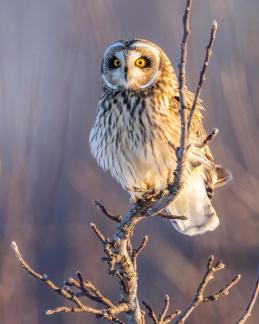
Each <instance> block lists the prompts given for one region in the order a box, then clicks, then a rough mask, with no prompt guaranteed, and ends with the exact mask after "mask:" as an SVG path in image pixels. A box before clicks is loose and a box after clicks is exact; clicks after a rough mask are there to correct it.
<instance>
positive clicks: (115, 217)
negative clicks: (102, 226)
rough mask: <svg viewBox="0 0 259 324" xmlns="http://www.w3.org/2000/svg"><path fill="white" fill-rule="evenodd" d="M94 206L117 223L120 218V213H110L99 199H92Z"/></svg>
mask: <svg viewBox="0 0 259 324" xmlns="http://www.w3.org/2000/svg"><path fill="white" fill-rule="evenodd" d="M94 204H95V206H97V207H98V208H99V209H100V210H101V211H102V212H103V214H104V215H105V216H107V217H108V218H109V219H111V220H113V221H114V222H116V223H119V222H120V221H121V219H122V216H121V215H113V214H111V213H110V212H109V211H108V210H107V209H106V208H105V207H104V206H103V205H102V204H101V203H100V202H99V201H94Z"/></svg>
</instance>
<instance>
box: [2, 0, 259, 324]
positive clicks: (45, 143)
mask: <svg viewBox="0 0 259 324" xmlns="http://www.w3.org/2000/svg"><path fill="white" fill-rule="evenodd" d="M183 7H184V2H183V1H182V0H163V1H158V0H142V1H137V0H131V1H121V0H73V1H71V0H55V1H53V0H44V1H42V0H22V1H21V0H0V160H1V169H0V322H1V323H3V324H21V323H26V324H43V323H44V324H45V323H49V324H54V323H55V324H68V323H75V324H81V323H90V324H94V323H100V322H105V321H104V320H96V319H95V318H93V317H91V316H89V315H79V314H72V315H71V314H64V315H62V314H58V315H55V316H53V317H47V316H46V315H45V311H46V309H48V308H53V307H55V306H59V305H63V303H64V301H63V300H62V298H61V297H60V296H57V295H56V294H54V292H52V291H50V290H49V289H48V288H47V287H45V286H44V285H43V284H42V283H40V282H38V281H36V280H34V279H32V278H31V277H29V276H28V274H26V273H25V272H24V271H23V270H22V269H21V268H20V267H19V266H18V264H17V262H16V260H15V258H14V255H13V253H12V251H11V249H10V242H11V241H12V240H15V241H16V242H17V243H18V245H19V247H20V249H21V251H22V253H23V256H24V257H25V258H26V259H27V260H28V262H29V263H30V264H31V265H32V266H33V267H34V268H35V269H36V270H38V271H41V272H43V273H47V274H48V276H49V277H50V278H51V279H53V280H54V281H55V282H57V283H58V284H60V285H62V284H63V280H64V279H65V278H67V277H68V276H71V275H73V274H74V273H75V271H77V270H79V269H80V270H81V271H82V273H83V274H84V276H85V277H86V278H88V279H90V280H92V281H93V282H94V283H95V284H96V285H97V287H98V288H99V289H100V290H101V291H103V292H104V293H105V294H106V295H108V296H111V298H112V299H113V300H114V301H116V300H118V286H117V282H116V281H115V280H114V279H113V278H110V277H109V276H108V275H107V267H106V265H104V264H102V262H101V260H100V259H101V257H102V256H103V251H102V247H101V246H100V244H99V242H97V239H96V237H95V236H94V235H93V233H92V232H91V230H90V228H89V223H90V222H95V223H96V224H97V225H98V226H99V227H100V228H101V229H102V230H103V231H104V232H105V233H106V234H108V235H112V232H113V231H114V225H113V224H111V222H109V221H108V220H106V218H105V217H104V216H103V215H102V214H101V213H100V212H99V211H98V210H96V208H95V207H94V206H93V203H92V201H93V200H100V201H101V202H102V203H103V204H104V205H105V206H106V207H107V208H109V209H110V210H112V211H113V212H114V213H118V212H119V213H123V212H125V211H126V210H127V209H128V208H129V200H128V195H127V193H126V192H123V191H122V189H121V188H120V186H119V185H118V184H117V183H116V182H115V180H114V179H112V178H111V176H110V175H109V174H106V173H104V172H103V171H102V170H100V169H99V168H98V167H97V165H96V162H95V161H94V160H93V159H92V157H91V156H90V151H89V145H88V136H89V131H90V128H91V126H92V125H93V122H94V119H95V113H96V104H97V101H98V98H99V96H100V60H101V57H102V54H103V51H104V48H105V47H106V46H107V44H109V43H110V42H112V41H114V40H117V39H121V38H129V37H143V38H147V39H149V40H152V41H153V42H155V43H158V44H159V45H160V46H161V47H162V48H163V49H164V50H165V51H166V53H167V54H168V55H169V57H170V58H171V59H172V62H173V64H174V66H175V67H176V66H177V63H178V60H179V50H180V47H179V45H180V41H181V37H182V26H181V18H182V13H183V9H184V8H183ZM258 12H259V2H258V0H248V1H243V0H228V1H225V0H208V1H203V0H196V1H194V5H193V12H192V16H191V31H192V34H191V39H190V47H189V58H188V87H189V89H190V90H195V85H196V81H197V79H198V75H199V71H200V67H201V64H202V61H203V57H204V48H205V46H206V45H207V42H208V36H209V29H210V25H211V22H212V20H213V19H217V21H218V23H219V31H218V36H217V40H216V44H215V49H214V55H213V57H212V60H211V64H210V66H209V70H208V75H207V81H206V83H205V86H204V88H203V93H202V98H203V100H204V102H205V106H206V112H205V114H204V115H205V117H204V122H205V124H206V128H207V130H208V131H209V130H211V129H212V128H213V127H218V128H220V134H219V135H218V136H217V138H216V139H215V140H214V142H213V143H212V144H211V146H212V151H213V153H214V156H215V159H216V162H218V163H220V164H223V165H224V166H225V167H227V168H229V169H230V170H231V171H232V172H233V175H234V181H232V182H231V183H230V184H229V185H228V186H226V187H224V188H222V189H219V190H218V191H217V192H216V195H215V200H214V204H215V207H216V209H217V211H218V214H219V216H220V219H221V225H220V227H219V228H218V229H217V230H216V231H215V232H212V233H208V234H206V235H203V236H199V237H193V238H189V237H185V236H182V235H181V234H179V233H177V232H176V231H175V230H174V229H173V228H172V226H171V225H170V223H169V222H167V221H163V220H161V219H156V218H154V219H149V220H147V221H145V222H142V224H140V225H139V226H138V227H137V230H136V235H135V239H134V243H135V244H136V245H137V244H138V243H139V242H140V240H141V238H142V237H143V235H145V234H148V235H149V237H150V240H149V243H148V246H147V248H146V249H145V251H144V253H143V254H142V256H141V257H140V258H139V280H140V284H139V297H140V299H145V300H146V301H147V302H149V303H150V304H151V305H153V306H154V308H155V309H156V310H157V311H158V310H159V309H160V307H161V305H162V302H163V296H164V295H165V294H166V293H168V294H169V295H170V296H171V297H172V300H173V306H174V308H183V307H184V306H186V305H187V304H188V303H189V302H190V301H191V299H192V296H193V294H194V292H195V290H196V288H197V285H198V283H199V281H200V279H201V277H202V274H203V273H204V271H205V267H206V263H207V258H208V256H209V255H210V254H214V255H215V256H216V258H220V259H222V261H224V262H225V264H226V265H227V268H226V269H225V270H224V271H223V272H221V273H220V274H218V276H217V278H216V280H215V283H214V284H213V285H211V287H210V288H211V292H212V291H213V287H214V288H215V287H218V288H221V287H222V286H223V285H224V284H225V283H226V282H227V281H228V280H229V279H231V277H233V276H234V275H236V274H238V273H241V274H242V280H241V282H240V284H239V285H238V286H237V287H235V288H234V289H233V290H232V292H231V295H230V296H227V297H225V298H222V299H221V300H220V301H219V302H216V303H211V304H206V305H202V306H201V307H200V308H199V309H198V310H197V311H196V312H194V314H193V316H192V317H191V319H190V321H189V322H190V323H193V324H198V323H199V324H200V323H202V324H203V323H204V324H206V323H211V324H216V323H217V324H218V323H222V324H231V323H235V321H236V320H237V319H238V318H239V316H240V315H241V313H242V312H243V309H244V307H245V305H246V303H247V301H248V299H249V297H250V294H251V291H252V288H253V285H254V281H255V276H256V268H257V263H258V260H259V221H258V202H259V154H258V140H259V129H258V123H259V109H258V105H259V91H258V90H259V73H258V71H259V42H258V33H259V18H258ZM172 310H173V309H172ZM258 318H259V307H258V304H257V307H256V309H255V310H254V314H253V318H252V319H250V320H249V323H251V324H256V323H258Z"/></svg>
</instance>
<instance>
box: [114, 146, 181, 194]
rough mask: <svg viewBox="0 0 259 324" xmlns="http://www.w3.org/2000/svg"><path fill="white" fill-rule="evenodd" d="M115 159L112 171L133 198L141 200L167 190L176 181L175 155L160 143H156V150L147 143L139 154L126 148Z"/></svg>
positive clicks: (137, 151)
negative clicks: (146, 194) (168, 185)
mask: <svg viewBox="0 0 259 324" xmlns="http://www.w3.org/2000/svg"><path fill="white" fill-rule="evenodd" d="M113 156H115V158H114V163H113V164H112V165H110V171H111V173H112V175H113V176H114V177H115V178H117V180H118V181H119V182H120V184H121V185H122V186H123V188H124V189H126V190H128V191H129V193H130V195H131V197H132V198H141V196H142V194H143V193H145V192H146V191H150V190H162V189H165V188H166V187H167V184H168V183H169V182H170V181H171V180H172V177H173V174H172V173H173V170H174V168H175V155H174V154H172V152H171V151H170V149H169V148H168V147H166V146H164V145H163V144H161V143H159V142H157V143H153V148H151V147H150V146H149V145H148V144H147V145H146V146H145V147H141V146H140V147H139V148H138V149H137V150H135V151H131V150H129V149H128V148H127V147H124V148H123V149H122V150H121V151H120V152H118V150H117V152H116V155H114V154H113Z"/></svg>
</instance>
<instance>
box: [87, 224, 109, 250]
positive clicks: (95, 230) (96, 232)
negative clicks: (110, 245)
mask: <svg viewBox="0 0 259 324" xmlns="http://www.w3.org/2000/svg"><path fill="white" fill-rule="evenodd" d="M90 226H91V228H92V230H93V231H94V232H95V234H96V236H97V237H98V238H99V240H100V241H101V242H102V243H103V245H105V244H106V243H107V239H106V238H105V237H104V235H103V234H102V233H101V231H100V230H99V229H98V228H97V226H96V225H95V224H94V223H91V224H90Z"/></svg>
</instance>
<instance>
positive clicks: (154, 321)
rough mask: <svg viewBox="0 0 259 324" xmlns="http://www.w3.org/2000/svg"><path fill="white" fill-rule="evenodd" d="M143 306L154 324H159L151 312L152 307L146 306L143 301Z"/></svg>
mask: <svg viewBox="0 0 259 324" xmlns="http://www.w3.org/2000/svg"><path fill="white" fill-rule="evenodd" d="M142 303H143V305H144V306H145V307H146V309H147V310H148V316H149V317H150V318H151V319H152V320H153V323H154V324H159V322H158V319H157V317H156V314H155V312H154V311H153V309H152V307H151V306H150V305H149V304H147V303H146V302H145V301H144V300H143V301H142Z"/></svg>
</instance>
